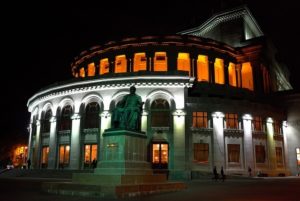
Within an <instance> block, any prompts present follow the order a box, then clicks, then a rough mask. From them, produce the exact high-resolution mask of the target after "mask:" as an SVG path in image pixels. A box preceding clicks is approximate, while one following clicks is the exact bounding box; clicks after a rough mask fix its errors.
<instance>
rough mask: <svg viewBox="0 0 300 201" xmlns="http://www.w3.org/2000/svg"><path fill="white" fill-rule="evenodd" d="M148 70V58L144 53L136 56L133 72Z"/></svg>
mask: <svg viewBox="0 0 300 201" xmlns="http://www.w3.org/2000/svg"><path fill="white" fill-rule="evenodd" d="M142 70H147V58H146V54H145V53H143V52H140V53H135V54H134V62H133V72H137V71H142Z"/></svg>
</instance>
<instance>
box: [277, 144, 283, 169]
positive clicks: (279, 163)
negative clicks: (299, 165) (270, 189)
mask: <svg viewBox="0 0 300 201" xmlns="http://www.w3.org/2000/svg"><path fill="white" fill-rule="evenodd" d="M275 150H276V163H277V166H283V156H282V148H281V147H275Z"/></svg>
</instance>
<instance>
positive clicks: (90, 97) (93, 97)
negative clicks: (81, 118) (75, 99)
mask: <svg viewBox="0 0 300 201" xmlns="http://www.w3.org/2000/svg"><path fill="white" fill-rule="evenodd" d="M92 102H96V103H98V105H99V107H100V110H101V108H104V105H103V98H102V96H100V95H99V94H95V93H91V94H87V95H86V96H84V97H83V98H82V100H81V104H80V110H79V111H80V114H82V113H83V112H84V111H85V109H86V106H87V105H88V104H89V103H92Z"/></svg>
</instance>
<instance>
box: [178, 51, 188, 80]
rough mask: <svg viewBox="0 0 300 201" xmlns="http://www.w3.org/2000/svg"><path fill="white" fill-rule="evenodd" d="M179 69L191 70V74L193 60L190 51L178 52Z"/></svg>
mask: <svg viewBox="0 0 300 201" xmlns="http://www.w3.org/2000/svg"><path fill="white" fill-rule="evenodd" d="M177 69H178V70H182V71H187V72H189V75H190V74H191V72H190V71H191V61H190V54H189V53H181V52H180V53H178V59H177Z"/></svg>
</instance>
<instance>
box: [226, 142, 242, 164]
mask: <svg viewBox="0 0 300 201" xmlns="http://www.w3.org/2000/svg"><path fill="white" fill-rule="evenodd" d="M227 149H228V162H229V163H239V162H240V145H239V144H227Z"/></svg>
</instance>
